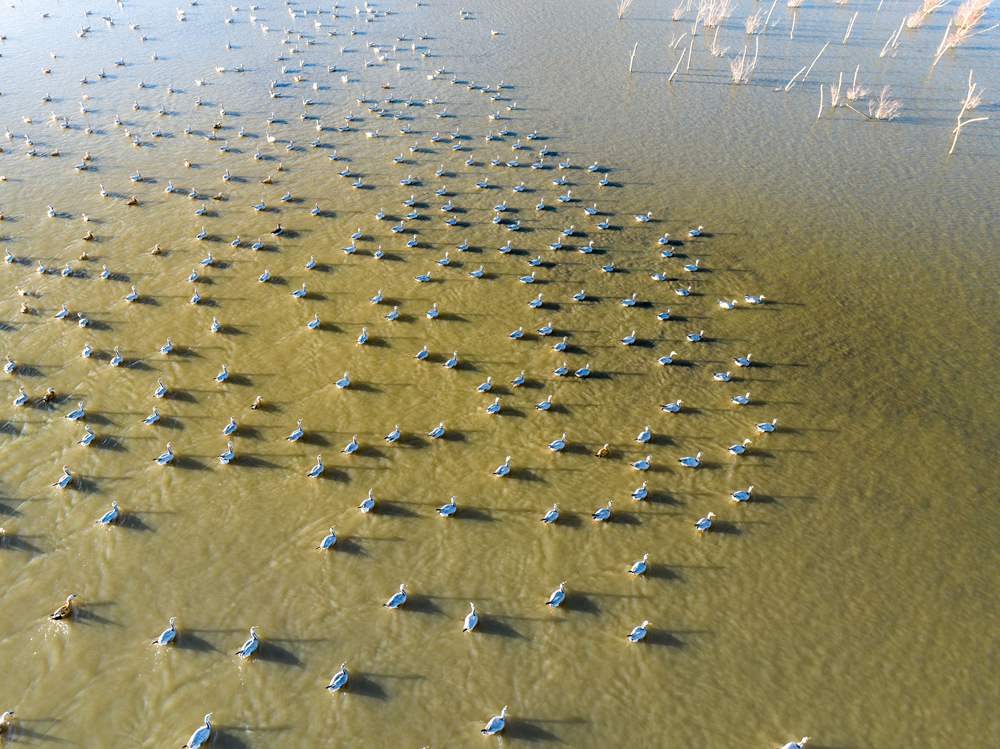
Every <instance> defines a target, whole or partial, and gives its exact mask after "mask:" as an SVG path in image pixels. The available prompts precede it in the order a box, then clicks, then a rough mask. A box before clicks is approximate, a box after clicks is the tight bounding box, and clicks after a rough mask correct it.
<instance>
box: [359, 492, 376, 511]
mask: <svg viewBox="0 0 1000 749" xmlns="http://www.w3.org/2000/svg"><path fill="white" fill-rule="evenodd" d="M358 509H359V510H361V512H365V513H368V512H371V511H372V510H374V509H375V492H374V491H373V490H372V489H369V490H368V496H367V497H365V498H364V499H363V500H361V504H359V505H358Z"/></svg>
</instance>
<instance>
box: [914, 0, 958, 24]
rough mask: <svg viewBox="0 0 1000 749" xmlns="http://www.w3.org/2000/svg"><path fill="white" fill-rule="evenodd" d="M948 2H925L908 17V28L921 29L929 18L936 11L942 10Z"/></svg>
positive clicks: (924, 0)
mask: <svg viewBox="0 0 1000 749" xmlns="http://www.w3.org/2000/svg"><path fill="white" fill-rule="evenodd" d="M947 4H948V0H923V4H922V5H921V6H920V7H919V8H917V9H916V10H915V11H913V12H912V13H911V14H910V15H908V16H907V17H906V28H908V29H919V28H920V27H921V26H923V25H924V21H926V20H927V17H928V16H929V15H930V14H931V13H933V12H934V11H936V10H941V8H943V7H944V6H946V5H947Z"/></svg>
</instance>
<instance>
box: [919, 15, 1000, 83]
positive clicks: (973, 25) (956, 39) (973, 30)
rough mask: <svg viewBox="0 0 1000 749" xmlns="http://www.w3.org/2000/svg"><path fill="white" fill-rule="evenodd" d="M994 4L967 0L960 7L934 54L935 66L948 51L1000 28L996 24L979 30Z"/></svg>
mask: <svg viewBox="0 0 1000 749" xmlns="http://www.w3.org/2000/svg"><path fill="white" fill-rule="evenodd" d="M992 2H993V0H965V2H964V3H962V4H961V5H960V6H958V10H956V11H955V15H954V16H953V17H952V18H951V19H949V21H948V26H947V28H945V30H944V36H943V37H942V38H941V43H940V44H939V45H938V48H937V51H936V52H935V53H934V63H933V65H937V64H938V62H939V61H940V60H941V58H942V57H944V55H945V53H946V52H947V51H948V50H950V49H957V48H958V47H960V46H961V45H963V44H965V43H966V42H967V41H969V39H971V38H972V37H974V36H979V35H980V34H985V33H986V32H988V31H992V30H993V29H995V28H997V27H998V26H1000V23H995V24H993V25H992V26H989V27H988V28H985V29H977V26H979V24H980V22H981V21H982V20H983V17H984V16H985V15H986V11H987V10H989V7H990V5H991V4H992ZM933 65H932V67H933Z"/></svg>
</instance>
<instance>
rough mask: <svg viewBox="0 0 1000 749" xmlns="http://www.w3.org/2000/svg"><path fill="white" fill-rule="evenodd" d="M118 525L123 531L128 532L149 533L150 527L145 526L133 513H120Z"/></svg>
mask: <svg viewBox="0 0 1000 749" xmlns="http://www.w3.org/2000/svg"><path fill="white" fill-rule="evenodd" d="M118 525H119V527H121V528H124V529H125V530H130V531H151V530H153V529H152V527H150V526H149V525H147V524H146V523H145V522H144V521H143V519H142V518H141V517H139V515H138V514H136V513H135V512H126V513H122V517H121V519H120V520H119V521H118Z"/></svg>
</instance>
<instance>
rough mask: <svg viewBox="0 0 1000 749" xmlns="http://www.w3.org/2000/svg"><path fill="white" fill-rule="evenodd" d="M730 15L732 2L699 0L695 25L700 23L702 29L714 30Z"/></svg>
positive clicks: (725, 0) (729, 0) (728, 0)
mask: <svg viewBox="0 0 1000 749" xmlns="http://www.w3.org/2000/svg"><path fill="white" fill-rule="evenodd" d="M732 14H733V0H701V2H700V3H699V5H698V15H697V17H696V18H695V23H696V24H697V23H698V22H699V21H700V22H701V25H702V26H703V27H704V28H706V29H714V28H715V27H717V26H720V25H722V23H724V22H725V20H726V19H727V18H729V16H731V15H732Z"/></svg>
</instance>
